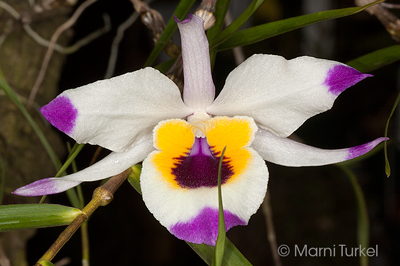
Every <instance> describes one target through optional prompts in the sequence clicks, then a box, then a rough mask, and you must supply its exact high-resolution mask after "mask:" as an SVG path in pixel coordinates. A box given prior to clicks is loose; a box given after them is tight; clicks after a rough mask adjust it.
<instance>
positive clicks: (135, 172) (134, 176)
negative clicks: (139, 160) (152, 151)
mask: <svg viewBox="0 0 400 266" xmlns="http://www.w3.org/2000/svg"><path fill="white" fill-rule="evenodd" d="M131 170H132V172H131V174H130V175H129V176H128V182H129V183H130V184H131V186H132V187H133V188H134V189H135V190H136V191H137V192H138V193H139V194H142V190H141V189H140V173H141V172H142V166H141V165H140V164H135V165H134V166H132V167H131Z"/></svg>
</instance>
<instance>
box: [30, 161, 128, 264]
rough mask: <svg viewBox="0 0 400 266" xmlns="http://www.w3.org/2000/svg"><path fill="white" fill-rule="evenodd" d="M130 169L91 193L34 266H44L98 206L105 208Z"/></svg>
mask: <svg viewBox="0 0 400 266" xmlns="http://www.w3.org/2000/svg"><path fill="white" fill-rule="evenodd" d="M130 172H131V169H127V170H125V171H124V172H122V173H120V174H118V175H115V176H113V177H111V178H110V179H109V180H108V181H107V182H106V183H105V184H104V185H102V186H100V187H98V188H96V189H95V191H94V192H93V197H92V200H91V201H90V202H89V203H88V204H87V205H86V206H85V208H83V209H82V214H80V215H79V216H78V217H77V218H76V219H75V220H74V221H73V222H72V223H71V224H70V225H69V226H68V227H67V228H66V229H65V230H64V231H63V232H62V233H61V234H60V236H59V237H58V238H57V240H56V241H55V242H54V243H53V245H52V246H51V247H50V248H49V249H48V250H47V252H46V253H45V254H44V255H43V256H42V257H41V258H40V259H39V261H38V262H37V263H36V264H35V266H44V264H42V261H51V260H52V259H53V258H54V257H55V255H56V254H57V253H58V251H60V249H61V248H62V247H63V246H64V244H65V243H67V241H68V240H69V239H70V238H71V237H72V235H73V234H74V233H75V232H76V231H77V230H78V228H80V227H81V225H82V224H83V223H84V222H85V221H86V220H87V219H88V218H89V216H90V215H91V214H92V213H93V212H94V211H95V210H96V209H97V208H98V207H100V206H106V205H107V204H109V203H110V202H111V201H112V200H113V198H114V193H115V191H116V190H117V189H118V188H119V187H120V186H121V185H122V183H123V182H124V181H125V179H126V178H127V177H128V176H129V174H130Z"/></svg>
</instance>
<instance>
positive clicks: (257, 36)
mask: <svg viewBox="0 0 400 266" xmlns="http://www.w3.org/2000/svg"><path fill="white" fill-rule="evenodd" d="M380 2H383V0H379V1H376V2H373V3H371V4H368V5H365V6H362V7H351V8H343V9H335V10H328V11H323V12H317V13H313V14H307V15H303V16H298V17H294V18H288V19H284V20H279V21H274V22H270V23H266V24H262V25H259V26H255V27H252V28H249V29H244V30H239V31H236V32H235V33H233V34H232V35H231V37H229V38H228V39H227V40H225V41H224V42H222V43H221V44H220V45H219V46H218V50H228V49H232V48H234V47H238V46H244V45H249V44H253V43H256V42H259V41H262V40H265V39H267V38H271V37H273V36H276V35H280V34H283V33H286V32H289V31H292V30H295V29H299V28H302V27H304V26H307V25H310V24H314V23H317V22H321V21H325V20H331V19H336V18H341V17H346V16H350V15H353V14H355V13H358V12H360V11H362V10H364V9H366V8H368V7H370V6H372V5H375V4H377V3H380Z"/></svg>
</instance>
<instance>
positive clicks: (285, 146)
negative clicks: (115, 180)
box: [14, 15, 386, 245]
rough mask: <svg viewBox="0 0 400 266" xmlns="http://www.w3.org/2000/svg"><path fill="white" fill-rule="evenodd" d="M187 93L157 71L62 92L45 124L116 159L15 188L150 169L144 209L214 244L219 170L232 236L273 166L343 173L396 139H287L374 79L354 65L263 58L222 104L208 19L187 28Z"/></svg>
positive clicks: (249, 65) (38, 189)
mask: <svg viewBox="0 0 400 266" xmlns="http://www.w3.org/2000/svg"><path fill="white" fill-rule="evenodd" d="M177 23H178V27H179V31H180V34H181V40H182V58H183V72H184V90H183V97H182V96H181V94H180V92H179V89H178V87H177V86H176V85H175V84H174V83H173V82H172V81H171V80H170V79H168V78H167V77H166V76H164V75H163V74H161V73H160V72H159V71H157V70H155V69H153V68H144V69H141V70H138V71H135V72H132V73H127V74H124V75H121V76H118V77H114V78H111V79H108V80H102V81H97V82H94V83H92V84H88V85H85V86H82V87H79V88H76V89H71V90H67V91H64V92H63V93H61V94H60V95H59V96H58V97H56V98H55V99H54V100H52V101H51V102H50V103H49V104H47V105H46V106H43V107H42V108H41V112H42V114H43V115H44V117H45V118H46V119H47V120H48V121H49V122H50V123H51V124H52V125H53V126H55V127H56V128H58V129H59V130H61V131H63V132H64V133H66V134H67V135H69V136H70V137H72V138H73V139H75V140H76V141H77V142H78V143H90V144H96V145H100V146H103V147H105V148H107V149H110V150H111V151H112V153H111V154H110V155H108V156H107V157H105V158H104V159H102V160H101V161H99V162H97V163H96V164H94V165H92V166H90V167H88V168H86V169H84V170H82V171H80V172H77V173H74V174H71V175H68V176H65V177H62V178H46V179H42V180H38V181H36V182H34V183H31V184H29V185H26V186H24V187H22V188H19V189H17V190H16V191H14V193H15V194H18V195H23V196H38V195H48V194H54V193H59V192H62V191H65V190H67V189H69V188H72V187H75V186H77V185H78V184H80V183H82V182H85V181H95V180H100V179H104V178H107V177H110V176H113V175H116V174H119V173H121V172H122V171H124V170H125V169H127V168H129V167H131V166H132V165H134V164H136V163H139V162H141V161H143V168H142V172H141V176H140V185H141V190H142V193H143V200H144V202H145V204H146V206H147V208H148V209H149V210H150V212H151V213H153V215H154V216H155V218H156V219H157V220H159V221H160V223H161V224H162V225H163V226H165V227H166V228H167V229H168V230H169V231H170V232H171V233H172V234H173V235H175V236H176V237H177V238H179V239H183V240H186V241H189V242H193V243H199V244H200V243H206V244H209V245H215V242H216V238H217V235H218V193H217V183H218V178H217V176H218V163H219V159H220V155H221V152H222V150H223V148H224V147H226V152H225V155H224V158H223V163H222V169H221V173H222V195H223V206H224V214H225V223H226V229H227V230H229V229H230V228H231V227H233V226H235V225H246V224H247V223H248V221H249V219H250V217H251V216H252V215H253V214H254V213H255V212H256V211H257V209H258V208H259V206H260V204H261V203H262V201H263V199H264V196H265V193H266V190H267V184H268V169H267V166H266V164H265V160H266V161H270V162H272V163H276V164H280V165H285V166H317V165H326V164H333V163H337V162H341V161H345V160H349V159H352V158H354V157H357V156H360V155H362V154H364V153H366V152H368V151H370V150H371V149H372V148H374V147H375V146H376V145H377V144H378V143H380V142H382V141H384V140H385V139H386V138H378V139H376V140H374V141H371V142H369V143H366V144H363V145H360V146H356V147H352V148H345V149H339V150H323V149H319V148H314V147H310V146H307V145H304V144H301V143H298V142H295V141H293V140H291V139H289V138H287V137H288V136H289V135H291V134H292V133H293V132H294V131H295V130H296V129H297V128H298V127H300V126H301V125H302V124H303V123H304V121H306V120H307V119H308V118H310V117H312V116H314V115H316V114H318V113H321V112H324V111H327V110H328V109H330V108H331V107H332V105H333V102H334V101H335V99H336V98H337V96H338V95H339V94H340V93H342V92H343V91H344V90H345V89H347V88H348V87H350V86H352V85H354V84H356V83H357V82H359V81H361V80H363V79H365V78H366V77H369V76H370V75H367V74H362V73H360V72H358V71H357V70H355V69H353V68H351V67H349V66H346V65H344V64H341V63H338V62H334V61H329V60H322V59H316V58H312V57H306V56H304V57H298V58H295V59H292V60H286V59H284V58H283V57H280V56H275V55H261V54H258V55H253V56H252V57H250V58H248V59H247V60H246V61H245V62H243V63H242V64H241V65H239V66H238V67H237V68H236V69H234V70H233V71H232V72H231V73H230V74H229V76H228V77H227V80H226V83H225V86H224V88H223V90H222V91H221V93H220V94H219V95H218V97H217V98H216V99H214V98H215V88H214V83H213V80H212V76H211V67H210V57H209V45H208V41H207V38H206V35H205V33H204V28H203V20H202V19H201V18H199V17H197V16H195V15H191V16H189V18H188V19H187V20H184V21H182V22H180V21H178V20H177Z"/></svg>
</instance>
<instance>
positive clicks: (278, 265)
mask: <svg viewBox="0 0 400 266" xmlns="http://www.w3.org/2000/svg"><path fill="white" fill-rule="evenodd" d="M270 199H271V198H270V196H269V193H268V192H267V195H266V196H265V199H264V202H263V203H262V205H261V208H262V211H263V213H264V217H265V223H266V225H267V232H268V242H269V244H270V246H271V252H272V258H273V261H274V265H275V266H282V262H281V258H280V257H279V254H278V244H277V243H276V235H275V228H274V222H273V220H272V208H271V200H270Z"/></svg>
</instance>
